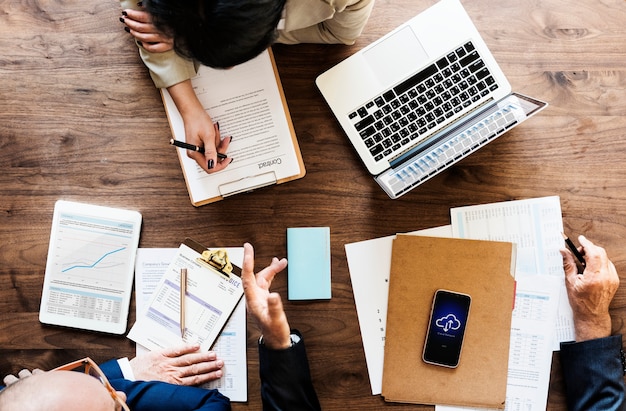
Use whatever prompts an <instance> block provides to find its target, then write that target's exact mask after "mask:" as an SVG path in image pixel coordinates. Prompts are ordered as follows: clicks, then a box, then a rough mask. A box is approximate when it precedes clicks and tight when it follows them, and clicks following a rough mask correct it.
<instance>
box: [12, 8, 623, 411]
mask: <svg viewBox="0 0 626 411" xmlns="http://www.w3.org/2000/svg"><path fill="white" fill-rule="evenodd" d="M434 2H435V1H434V0H425V1H419V2H418V1H415V0H377V3H376V5H375V8H374V11H373V14H372V17H371V19H370V21H369V22H368V24H367V26H366V28H365V31H364V33H363V35H362V37H361V38H360V39H358V40H357V42H356V44H355V45H353V46H350V47H347V46H320V45H297V46H280V45H279V46H276V47H275V48H274V54H275V57H276V60H277V64H278V68H279V72H280V75H281V78H282V82H283V86H284V89H285V94H286V98H287V101H288V104H289V108H290V110H291V113H292V117H293V123H294V126H295V130H296V133H297V135H298V141H299V143H300V147H301V150H302V155H303V158H304V162H305V165H306V168H307V175H306V177H304V178H303V179H301V180H297V181H293V182H290V183H288V184H284V185H281V186H276V187H271V188H264V189H261V190H258V191H256V192H253V193H249V194H242V195H238V196H236V197H232V198H229V199H227V200H225V201H221V202H218V203H214V204H210V205H207V206H203V207H200V208H194V207H192V206H191V205H190V202H189V198H188V195H187V190H186V188H185V183H184V181H183V178H182V172H181V169H180V165H179V163H178V159H177V158H176V154H175V152H174V151H173V150H172V148H171V147H170V146H169V144H168V140H169V138H170V131H169V127H168V124H167V120H166V117H165V112H164V109H163V105H162V103H161V100H160V97H159V93H158V92H157V90H156V89H155V88H154V87H153V84H152V82H151V80H150V78H149V76H148V73H147V71H146V70H145V68H144V67H143V65H142V63H141V62H140V60H139V58H138V56H137V51H136V47H135V45H134V44H133V42H132V40H131V39H130V38H129V36H128V35H127V33H125V32H124V31H123V28H122V26H121V24H120V23H119V21H118V17H119V15H120V9H119V5H118V3H117V2H116V1H114V0H109V1H104V2H84V1H83V2H80V1H76V0H63V1H61V0H0V49H1V50H2V52H1V53H0V79H1V80H2V90H1V91H0V107H1V109H0V167H1V170H2V172H1V173H0V193H1V195H0V330H1V331H0V373H2V374H6V373H9V372H16V371H18V370H19V369H20V368H23V367H40V368H44V369H46V368H52V367H54V366H57V365H59V364H61V363H63V362H67V361H69V360H72V359H75V358H78V357H81V356H85V355H90V356H92V357H93V358H95V359H96V360H99V361H101V360H106V359H109V358H111V357H116V356H119V355H128V356H132V355H133V354H134V345H133V344H132V343H131V342H130V341H128V340H127V339H126V338H125V337H117V336H109V335H103V334H98V333H89V332H82V331H75V330H69V329H61V328H55V327H48V326H43V325H41V324H39V322H38V320H37V313H38V310H39V303H40V296H41V287H42V283H43V272H44V268H45V261H46V254H47V247H48V240H49V235H50V224H51V218H52V210H53V206H54V202H55V201H56V200H58V199H67V200H75V201H83V202H92V203H96V204H101V205H108V206H115V207H123V208H129V209H136V210H138V211H140V212H141V213H142V214H143V217H144V224H143V229H142V235H141V242H140V246H142V247H176V246H177V245H178V244H179V243H180V242H181V241H182V239H184V238H185V237H187V236H189V237H192V238H195V239H196V240H198V241H201V242H204V243H207V244H214V245H223V246H238V245H241V244H242V243H243V242H244V241H249V242H251V243H252V244H254V246H255V248H256V253H257V266H258V267H261V266H263V265H264V264H266V263H268V262H269V261H270V259H271V257H273V256H275V255H276V256H280V257H282V256H285V255H286V238H285V232H286V228H287V227H294V226H330V228H331V248H332V280H333V283H332V285H333V298H332V300H331V301H325V302H306V303H302V302H299V303H293V302H288V301H285V304H286V309H287V312H288V316H289V319H290V322H291V324H292V325H293V326H294V327H296V328H299V329H300V330H301V331H302V332H303V333H304V335H305V339H306V344H307V348H308V351H309V356H310V363H311V370H312V374H313V379H314V383H315V386H316V388H317V390H318V393H319V396H320V400H321V403H322V406H323V408H324V409H326V410H379V409H383V408H387V407H393V409H398V410H404V409H406V410H419V409H431V407H426V406H416V405H401V404H394V405H387V404H385V403H384V401H383V400H382V399H381V398H380V397H378V396H372V395H370V388H369V382H368V376H367V369H366V366H365V357H364V354H363V348H362V344H361V337H360V332H359V326H358V321H357V316H356V310H355V306H354V298H353V295H352V288H351V284H350V277H349V273H348V267H347V262H346V256H345V251H344V244H346V243H350V242H355V241H360V240H365V239H369V238H373V237H380V236H386V235H390V234H393V233H396V232H406V231H412V230H417V229H422V228H427V227H432V226H439V225H444V224H448V223H449V220H450V218H449V209H450V208H451V207H455V206H462V205H471V204H480V203H488V202H495V201H505V200H513V199H522V198H528V197H538V196H545V195H559V196H560V197H561V205H562V209H563V221H564V224H565V228H566V231H567V233H569V234H570V235H576V234H578V233H585V234H586V235H587V236H588V237H589V238H590V239H593V240H595V241H596V242H597V243H598V244H601V245H603V246H605V247H606V248H607V251H608V253H609V255H610V256H611V257H612V259H613V261H614V263H615V265H616V267H617V269H618V272H620V273H621V274H622V276H623V275H624V273H626V249H625V248H624V247H623V242H624V239H625V238H626V227H625V224H624V222H625V221H626V183H625V181H626V178H625V174H626V162H624V156H625V154H626V142H625V139H624V138H623V130H624V129H625V128H626V127H625V126H626V93H625V89H626V71H625V70H626V69H625V67H626V46H625V45H626V26H625V25H624V21H626V4H625V3H624V1H623V0H578V1H575V2H573V1H565V0H541V1H539V0H529V1H525V2H519V1H512V0H499V1H496V0H480V1H478V0H464V1H463V4H464V5H465V7H466V9H467V10H468V13H469V14H470V16H471V17H472V19H473V20H474V22H475V24H476V26H477V28H478V29H479V31H480V32H481V33H482V35H483V37H484V39H485V41H486V42H487V44H488V45H489V47H490V48H491V49H492V51H493V53H494V55H495V57H496V60H497V61H498V62H499V63H500V65H501V66H502V68H503V70H504V72H505V73H506V74H507V76H508V78H509V80H510V82H511V83H512V85H513V88H514V89H515V90H516V91H518V92H521V93H525V94H528V95H532V96H534V97H537V98H540V99H543V100H546V101H548V102H549V103H550V106H549V107H548V108H547V109H546V110H544V111H543V112H542V113H540V114H539V115H538V116H536V117H534V118H533V119H531V120H529V121H527V122H525V123H524V124H523V125H521V126H520V127H517V128H515V129H514V130H512V131H510V132H509V133H507V134H505V135H504V136H502V137H500V138H499V139H498V140H496V141H494V142H493V143H491V144H489V145H488V146H487V147H485V148H484V149H482V150H481V151H479V152H477V153H475V154H473V155H472V156H470V157H468V158H467V159H465V160H463V161H462V162H460V163H459V164H457V165H456V166H454V167H452V168H451V169H449V170H447V171H445V172H444V173H442V174H440V175H439V176H437V177H436V178H434V179H432V180H431V181H429V182H427V183H425V184H424V185H423V186H421V187H419V188H418V189H416V190H414V191H412V192H411V193H409V194H407V195H406V196H404V197H402V198H401V199H398V200H394V201H392V200H389V199H388V198H387V196H386V195H385V194H384V192H383V191H382V190H381V189H380V188H379V187H378V186H377V185H376V183H375V182H374V181H373V180H372V179H371V178H370V177H369V176H368V175H367V173H366V171H365V168H364V167H363V166H362V164H361V163H360V161H359V160H358V159H357V157H356V155H355V152H354V150H353V149H352V148H351V146H350V145H349V143H348V141H347V139H346V138H345V136H344V135H343V133H342V132H341V130H340V128H339V126H338V124H337V122H336V120H335V119H334V118H333V116H332V114H331V113H330V111H329V109H328V107H327V106H326V104H325V102H324V101H323V99H322V98H321V96H320V94H319V92H318V91H317V89H316V88H315V84H314V80H315V77H316V76H317V75H319V74H320V73H321V72H323V71H324V70H326V69H328V68H329V67H331V66H333V65H334V64H336V63H337V62H339V61H341V60H342V59H343V58H345V57H347V56H349V55H350V54H352V53H354V52H355V51H357V50H359V49H360V48H362V47H363V46H365V45H366V44H368V43H369V42H371V41H373V40H375V39H377V38H378V37H380V36H381V35H383V34H385V33H386V32H388V31H389V30H391V29H392V28H394V27H395V26H397V25H398V24H400V23H402V22H404V21H406V20H407V19H408V18H410V17H411V16H413V15H415V14H417V13H418V12H420V11H421V10H423V9H425V8H426V7H428V6H429V5H431V4H433V3H434ZM235 137H236V136H235ZM274 288H275V289H276V290H277V291H279V292H280V293H281V294H282V295H283V297H284V298H285V299H286V276H284V275H283V276H282V277H279V278H277V280H276V281H275V284H274ZM133 304H134V303H133ZM133 312H134V306H133V308H132V309H131V316H130V323H131V324H132V323H133V322H134V319H135V315H134V314H133ZM612 315H613V320H614V322H613V324H614V330H615V332H623V331H624V326H625V325H624V321H625V320H626V288H621V289H620V290H619V291H618V293H617V295H616V297H615V299H614V301H613V304H612ZM257 337H258V330H257V329H256V327H255V325H254V324H253V323H250V324H249V327H248V357H249V378H248V380H249V385H248V387H249V401H248V403H247V404H234V406H233V409H235V410H244V409H251V410H258V409H260V408H261V407H260V395H259V380H258V357H257V354H256V345H255V344H256V338H257ZM548 409H549V410H565V409H566V408H565V403H564V398H563V386H562V378H561V376H560V365H559V362H558V356H555V361H554V362H553V369H552V379H551V386H550V396H549V405H548Z"/></svg>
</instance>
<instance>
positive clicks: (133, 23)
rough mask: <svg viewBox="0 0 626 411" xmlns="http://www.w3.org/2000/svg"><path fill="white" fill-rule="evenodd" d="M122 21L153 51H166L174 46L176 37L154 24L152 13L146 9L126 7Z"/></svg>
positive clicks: (142, 43) (138, 39) (146, 47)
mask: <svg viewBox="0 0 626 411" xmlns="http://www.w3.org/2000/svg"><path fill="white" fill-rule="evenodd" d="M120 21H121V22H122V23H124V24H125V25H126V31H127V32H129V33H130V34H131V35H132V36H133V37H134V38H135V40H137V41H138V42H139V43H140V44H141V46H142V47H143V48H144V49H146V51H149V52H151V53H164V52H166V51H169V50H172V49H173V48H174V39H173V38H172V37H170V36H168V35H166V34H164V33H161V32H160V31H158V30H157V29H156V27H154V25H153V24H152V17H151V16H150V13H148V12H147V11H144V10H133V9H126V10H124V11H123V12H122V17H120Z"/></svg>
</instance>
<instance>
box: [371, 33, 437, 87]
mask: <svg viewBox="0 0 626 411" xmlns="http://www.w3.org/2000/svg"><path fill="white" fill-rule="evenodd" d="M363 56H364V57H365V60H366V61H367V63H368V64H369V66H370V68H371V69H372V71H373V72H374V74H375V75H376V77H377V78H378V80H379V81H380V82H381V84H383V85H384V86H389V85H391V84H395V83H397V82H398V81H400V80H402V79H403V78H405V77H406V76H407V75H409V74H412V73H414V72H415V71H416V70H417V69H419V68H420V67H422V66H423V65H424V64H425V63H426V62H427V59H428V54H427V53H426V50H424V47H422V45H421V44H420V42H419V40H418V39H417V37H416V36H415V34H414V33H413V30H411V27H409V26H407V27H405V28H403V29H401V30H400V31H398V32H397V33H395V34H393V35H392V36H390V37H388V38H387V39H385V40H383V41H382V42H380V43H378V44H377V45H376V46H374V47H372V48H371V49H369V50H367V51H364V52H363Z"/></svg>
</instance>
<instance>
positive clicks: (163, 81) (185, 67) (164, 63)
mask: <svg viewBox="0 0 626 411" xmlns="http://www.w3.org/2000/svg"><path fill="white" fill-rule="evenodd" d="M120 5H121V6H122V10H125V9H135V10H137V9H139V7H138V6H137V1H133V0H120ZM137 47H138V48H139V56H140V57H141V60H143V63H144V64H145V65H146V67H147V68H148V70H149V71H150V77H152V81H154V85H155V86H156V87H157V88H167V87H170V86H173V85H174V84H178V83H180V82H183V81H185V80H189V79H190V78H192V77H193V76H195V75H196V72H197V69H198V66H197V65H196V64H195V63H194V62H193V61H192V60H189V59H186V58H184V57H181V56H179V55H178V54H176V52H175V51H174V50H170V51H166V52H164V53H150V52H148V51H146V50H145V49H144V48H143V47H142V46H141V45H140V44H137Z"/></svg>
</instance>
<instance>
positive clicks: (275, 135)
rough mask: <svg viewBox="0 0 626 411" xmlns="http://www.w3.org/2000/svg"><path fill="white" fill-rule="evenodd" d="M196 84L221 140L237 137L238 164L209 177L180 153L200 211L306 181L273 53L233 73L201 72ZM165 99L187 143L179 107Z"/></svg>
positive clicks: (177, 134) (233, 151) (232, 152)
mask: <svg viewBox="0 0 626 411" xmlns="http://www.w3.org/2000/svg"><path fill="white" fill-rule="evenodd" d="M191 83H192V85H193V88H194V91H195V93H196V96H197V97H198V99H199V100H200V102H201V103H202V105H203V107H204V108H205V110H206V111H207V112H208V113H209V114H210V115H211V118H212V120H213V121H214V122H219V124H220V131H221V135H222V136H232V137H233V140H232V142H231V144H230V146H229V149H228V152H227V153H226V154H227V155H228V156H229V157H232V158H233V163H232V164H230V165H229V166H228V167H226V169H224V170H222V171H220V172H217V173H212V174H207V173H206V172H204V170H202V169H201V168H200V166H198V164H197V163H196V161H195V160H193V159H190V158H189V157H188V156H187V153H186V150H185V149H184V148H176V150H177V153H178V158H179V160H180V164H181V168H182V171H183V176H184V178H185V184H186V186H187V191H188V192H189V197H190V200H191V203H192V204H193V205H194V206H196V207H198V206H202V205H205V204H209V203H213V202H216V201H219V200H223V199H224V198H226V197H230V196H233V195H235V194H239V193H244V192H250V191H253V190H256V189H259V188H262V187H267V186H271V185H274V184H283V183H286V182H288V181H292V180H296V179H299V178H302V177H304V175H305V174H306V170H305V168H304V161H303V160H302V154H301V152H300V146H299V144H298V140H297V137H296V133H295V129H294V127H293V122H292V120H291V114H290V113H289V107H288V106H287V100H286V99H285V93H284V91H283V87H282V83H281V81H280V76H279V74H278V69H277V67H276V62H275V60H274V55H273V53H272V50H271V48H269V49H267V50H266V51H264V52H263V53H261V54H260V55H259V56H257V57H256V58H254V59H252V60H250V61H248V62H246V63H243V64H240V65H238V66H235V67H233V68H231V69H229V70H215V69H210V68H208V67H205V66H200V68H199V69H198V74H197V75H196V77H194V78H192V79H191ZM161 97H162V99H163V104H164V106H165V112H166V114H167V119H168V122H169V125H170V129H171V132H172V136H173V138H175V139H176V140H179V141H185V128H184V124H183V121H182V117H181V116H180V113H179V112H178V109H177V108H176V105H175V104H174V101H173V100H172V98H171V96H170V95H169V93H168V91H167V90H165V89H161ZM226 161H228V160H226Z"/></svg>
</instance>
